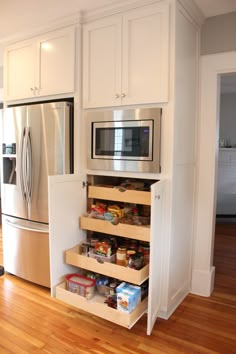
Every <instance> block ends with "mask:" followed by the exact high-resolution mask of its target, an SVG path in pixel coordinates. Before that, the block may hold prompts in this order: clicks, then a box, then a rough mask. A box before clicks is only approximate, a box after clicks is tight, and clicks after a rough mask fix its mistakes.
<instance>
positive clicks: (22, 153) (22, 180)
mask: <svg viewBox="0 0 236 354" xmlns="http://www.w3.org/2000/svg"><path fill="white" fill-rule="evenodd" d="M19 159H20V171H19V172H20V186H21V194H22V197H23V200H26V190H25V128H24V129H23V130H22V134H21V139H20V153H19Z"/></svg>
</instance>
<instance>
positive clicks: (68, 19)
mask: <svg viewBox="0 0 236 354" xmlns="http://www.w3.org/2000/svg"><path fill="white" fill-rule="evenodd" d="M81 22H82V21H81V13H80V12H79V11H78V12H74V13H73V14H71V15H69V16H63V17H60V18H58V19H56V20H54V21H50V24H47V25H42V26H39V27H35V28H31V29H30V30H28V31H23V32H20V33H18V34H16V35H13V36H8V37H5V38H4V39H2V40H0V46H5V45H9V44H13V43H15V42H18V41H21V40H25V39H29V38H31V37H35V36H38V35H41V34H44V33H46V32H50V31H54V30H57V29H59V28H63V27H68V26H72V25H78V24H80V23H81Z"/></svg>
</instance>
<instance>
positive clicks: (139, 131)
mask: <svg viewBox="0 0 236 354" xmlns="http://www.w3.org/2000/svg"><path fill="white" fill-rule="evenodd" d="M85 114H86V116H85V119H86V123H87V132H88V139H87V141H88V149H87V151H88V159H87V162H88V163H87V166H88V169H92V170H93V169H95V170H98V169H99V170H110V171H130V172H149V173H153V172H154V173H155V172H157V173H158V172H160V147H161V109H160V108H142V109H124V110H106V111H89V112H86V113H85Z"/></svg>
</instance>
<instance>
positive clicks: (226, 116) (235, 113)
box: [220, 93, 236, 147]
mask: <svg viewBox="0 0 236 354" xmlns="http://www.w3.org/2000/svg"><path fill="white" fill-rule="evenodd" d="M220 139H225V140H226V141H227V143H228V144H229V145H231V146H233V147H236V93H225V94H222V95H221V97H220Z"/></svg>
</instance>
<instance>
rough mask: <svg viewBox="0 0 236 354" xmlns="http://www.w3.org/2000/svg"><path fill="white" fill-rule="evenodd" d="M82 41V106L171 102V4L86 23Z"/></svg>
mask: <svg viewBox="0 0 236 354" xmlns="http://www.w3.org/2000/svg"><path fill="white" fill-rule="evenodd" d="M83 43H84V47H83V53H84V56H83V93H84V96H83V106H84V108H94V107H109V106H120V105H128V104H142V103H157V102H166V101H167V100H168V62H169V60H168V57H169V4H168V2H166V1H160V2H158V3H157V4H153V5H147V6H143V7H140V8H137V9H134V10H130V11H127V12H126V13H125V14H124V15H117V16H110V17H107V18H104V19H101V20H98V21H94V22H91V23H89V24H86V25H85V26H84V36H83Z"/></svg>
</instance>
